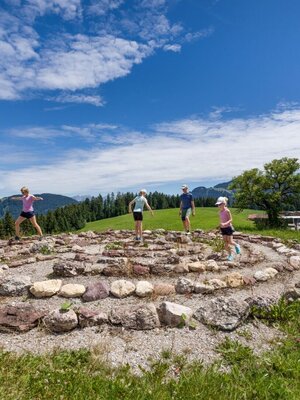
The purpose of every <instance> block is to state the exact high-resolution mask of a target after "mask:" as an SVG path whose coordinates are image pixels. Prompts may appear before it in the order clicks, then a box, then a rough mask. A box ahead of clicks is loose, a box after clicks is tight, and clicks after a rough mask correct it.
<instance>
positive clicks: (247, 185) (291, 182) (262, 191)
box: [230, 157, 300, 227]
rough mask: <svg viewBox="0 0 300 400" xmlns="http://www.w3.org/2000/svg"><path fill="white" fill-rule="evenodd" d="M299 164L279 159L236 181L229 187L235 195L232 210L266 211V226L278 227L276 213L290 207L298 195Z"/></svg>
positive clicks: (249, 171)
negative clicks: (251, 209)
mask: <svg viewBox="0 0 300 400" xmlns="http://www.w3.org/2000/svg"><path fill="white" fill-rule="evenodd" d="M299 168H300V163H299V162H298V159H297V158H287V157H284V158H281V159H280V160H273V161H271V162H270V163H267V164H265V165H264V170H263V171H261V170H259V169H257V168H254V169H251V170H248V171H245V172H244V173H243V174H242V175H240V176H238V177H235V178H234V179H233V181H232V184H231V185H230V188H231V189H234V190H235V191H236V192H235V206H236V207H238V208H239V209H240V210H242V209H244V208H259V209H262V210H265V211H266V213H267V215H268V219H269V225H270V226H271V227H277V226H280V224H281V223H280V218H279V213H280V211H282V210H283V209H286V208H287V207H288V206H293V204H295V202H296V200H297V198H299V195H300V175H299V173H298V172H297V171H298V170H299Z"/></svg>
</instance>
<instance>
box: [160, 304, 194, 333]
mask: <svg viewBox="0 0 300 400" xmlns="http://www.w3.org/2000/svg"><path fill="white" fill-rule="evenodd" d="M158 314H159V319H160V322H161V323H162V324H164V325H168V326H172V327H175V326H180V325H181V324H183V323H187V322H188V321H189V320H190V319H191V318H192V316H193V310H192V309H191V308H190V307H186V306H182V305H181V304H177V303H171V302H169V301H164V302H163V303H161V305H160V306H159V310H158Z"/></svg>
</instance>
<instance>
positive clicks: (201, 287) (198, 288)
mask: <svg viewBox="0 0 300 400" xmlns="http://www.w3.org/2000/svg"><path fill="white" fill-rule="evenodd" d="M214 290H215V288H214V287H213V286H212V285H206V284H205V283H195V286H194V292H195V293H197V294H210V293H213V292H214Z"/></svg>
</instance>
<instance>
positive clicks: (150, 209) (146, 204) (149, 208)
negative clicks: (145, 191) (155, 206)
mask: <svg viewBox="0 0 300 400" xmlns="http://www.w3.org/2000/svg"><path fill="white" fill-rule="evenodd" d="M145 206H146V207H147V208H148V210H149V211H150V212H151V215H152V217H153V215H154V214H153V210H152V208H151V207H150V206H149V204H148V201H147V200H146V199H145Z"/></svg>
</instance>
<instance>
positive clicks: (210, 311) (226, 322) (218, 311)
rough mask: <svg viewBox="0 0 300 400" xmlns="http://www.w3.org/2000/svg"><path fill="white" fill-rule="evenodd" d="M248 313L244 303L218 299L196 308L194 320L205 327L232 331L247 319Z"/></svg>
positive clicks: (242, 301)
mask: <svg viewBox="0 0 300 400" xmlns="http://www.w3.org/2000/svg"><path fill="white" fill-rule="evenodd" d="M249 312H250V306H249V304H248V303H247V302H246V301H244V300H235V299H234V298H225V297H219V298H216V299H212V300H210V301H208V302H207V303H206V304H205V307H200V308H198V310H197V311H196V312H195V315H194V318H195V319H197V320H198V321H200V322H202V323H203V324H205V325H209V326H213V327H215V328H217V329H220V330H224V331H232V330H234V329H236V328H237V327H238V326H239V325H240V324H241V323H242V322H243V321H244V320H245V319H246V318H247V317H248V315H249Z"/></svg>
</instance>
